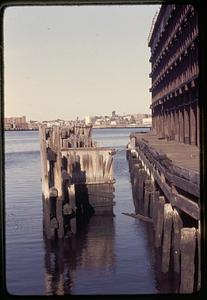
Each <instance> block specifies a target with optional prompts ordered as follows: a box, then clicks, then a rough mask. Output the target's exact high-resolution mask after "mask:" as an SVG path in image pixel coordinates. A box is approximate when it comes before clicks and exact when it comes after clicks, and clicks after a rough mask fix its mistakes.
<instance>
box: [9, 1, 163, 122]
mask: <svg viewBox="0 0 207 300" xmlns="http://www.w3.org/2000/svg"><path fill="white" fill-rule="evenodd" d="M159 7H160V6H158V5H143V6H142V5H137V6H135V5H134V6H79V7H78V6H56V7H55V6H49V7H45V6H41V7H40V6H39V7H38V6H30V7H29V6H28V7H23V6H22V7H9V8H7V9H6V10H5V15H4V65H5V116H18V115H26V116H27V119H28V120H30V119H32V120H39V121H41V120H51V119H57V118H62V119H65V120H69V119H75V118H76V117H77V116H79V117H80V118H84V117H85V116H87V115H89V116H93V115H109V114H111V112H112V111H113V110H115V111H116V112H117V113H118V114H123V113H150V109H149V106H150V102H151V94H150V93H149V88H150V84H151V81H150V79H149V73H150V68H151V67H150V63H149V57H150V50H149V48H148V46H147V38H148V35H149V31H150V28H151V23H152V19H153V17H154V14H155V12H156V11H157V10H158V9H159Z"/></svg>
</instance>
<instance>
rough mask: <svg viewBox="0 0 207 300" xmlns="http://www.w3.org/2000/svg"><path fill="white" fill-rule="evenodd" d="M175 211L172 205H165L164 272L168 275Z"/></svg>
mask: <svg viewBox="0 0 207 300" xmlns="http://www.w3.org/2000/svg"><path fill="white" fill-rule="evenodd" d="M172 218H173V209H172V206H171V204H170V203H166V204H165V205H164V224H163V245H162V272H163V273H167V272H168V271H169V266H170V249H171V233H172Z"/></svg>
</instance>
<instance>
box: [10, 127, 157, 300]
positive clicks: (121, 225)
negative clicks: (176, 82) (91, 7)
mask: <svg viewBox="0 0 207 300" xmlns="http://www.w3.org/2000/svg"><path fill="white" fill-rule="evenodd" d="M132 131H138V129H107V130H105V129H97V130H94V131H93V138H94V139H95V140H97V141H98V142H99V145H102V146H110V147H111V146H112V147H114V148H116V149H117V150H118V152H117V154H116V156H115V157H114V159H115V160H114V176H115V179H116V184H115V190H116V191H115V199H114V200H115V202H116V205H115V207H114V215H115V216H114V217H110V216H107V217H106V216H105V217H104V216H103V217H101V216H97V217H96V216H93V217H92V218H91V219H90V222H89V224H88V225H87V226H85V228H84V230H82V232H81V233H79V234H78V235H77V237H76V238H74V239H72V240H66V241H62V242H55V243H51V242H46V241H45V240H44V239H43V233H42V199H41V182H40V154H39V137H38V132H6V137H5V142H6V150H5V152H6V155H5V168H6V170H5V172H6V173H5V174H6V199H5V201H6V203H5V204H6V286H7V291H8V292H9V293H10V294H13V295H52V294H85V295H87V294H104V295H106V294H143V293H144V294H145V293H147V294H153V293H157V292H159V291H158V288H157V284H156V280H155V270H154V267H153V264H152V262H153V257H152V245H151V244H150V239H149V235H148V232H149V231H150V229H149V228H148V227H147V226H149V225H147V224H145V223H143V222H141V221H139V220H137V219H133V218H130V217H128V216H125V215H123V214H122V212H134V206H133V200H132V192H131V184H130V179H129V171H128V163H127V161H126V158H125V157H126V152H125V147H126V144H127V142H128V138H129V134H130V132H132Z"/></svg>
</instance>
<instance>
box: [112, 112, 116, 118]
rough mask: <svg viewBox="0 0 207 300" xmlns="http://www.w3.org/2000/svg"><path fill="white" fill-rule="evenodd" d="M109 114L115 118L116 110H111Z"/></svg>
mask: <svg viewBox="0 0 207 300" xmlns="http://www.w3.org/2000/svg"><path fill="white" fill-rule="evenodd" d="M111 115H112V118H115V117H116V111H115V110H113V111H112V114H111Z"/></svg>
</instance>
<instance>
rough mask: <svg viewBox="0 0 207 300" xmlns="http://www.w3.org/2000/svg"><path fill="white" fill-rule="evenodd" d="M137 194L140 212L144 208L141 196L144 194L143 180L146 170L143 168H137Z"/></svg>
mask: <svg viewBox="0 0 207 300" xmlns="http://www.w3.org/2000/svg"><path fill="white" fill-rule="evenodd" d="M138 178H139V179H138V196H137V198H138V199H137V201H138V208H139V212H140V213H142V212H143V210H144V205H143V196H144V181H145V178H146V172H145V170H144V169H143V168H142V169H139V171H138Z"/></svg>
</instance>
